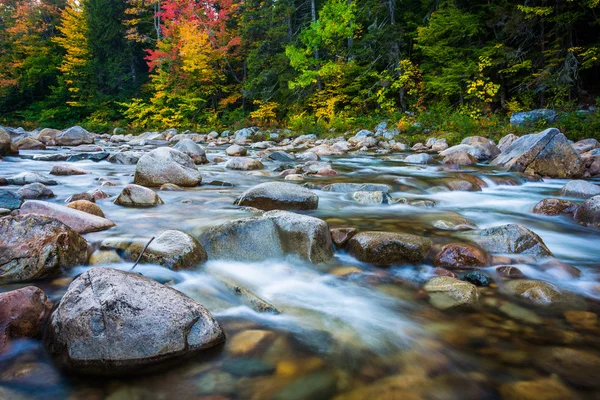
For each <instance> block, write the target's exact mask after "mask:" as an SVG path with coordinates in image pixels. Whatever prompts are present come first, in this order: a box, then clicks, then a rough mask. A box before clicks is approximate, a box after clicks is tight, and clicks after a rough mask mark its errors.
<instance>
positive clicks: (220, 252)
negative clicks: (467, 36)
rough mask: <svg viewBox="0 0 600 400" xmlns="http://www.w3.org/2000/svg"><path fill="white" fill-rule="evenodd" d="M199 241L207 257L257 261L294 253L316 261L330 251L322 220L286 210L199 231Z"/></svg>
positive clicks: (328, 257) (329, 238)
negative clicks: (202, 231) (201, 232)
mask: <svg viewBox="0 0 600 400" xmlns="http://www.w3.org/2000/svg"><path fill="white" fill-rule="evenodd" d="M200 243H201V244H202V245H203V246H204V248H205V249H206V252H207V253H208V257H209V259H211V260H214V259H229V260H236V261H258V260H265V259H268V258H279V257H283V256H284V255H286V254H295V255H297V256H299V257H301V258H303V259H305V260H308V261H311V262H313V263H319V262H324V261H327V260H329V259H330V258H331V256H332V255H333V244H332V242H331V235H330V234H329V228H328V226H327V223H325V221H322V220H320V219H318V218H314V217H309V216H305V215H300V214H295V213H291V212H286V211H270V212H267V213H265V214H263V215H262V216H261V217H251V218H243V219H239V220H234V221H230V222H227V223H225V224H222V225H219V226H215V227H212V228H210V229H208V230H207V231H206V232H204V233H203V234H202V236H201V237H200Z"/></svg>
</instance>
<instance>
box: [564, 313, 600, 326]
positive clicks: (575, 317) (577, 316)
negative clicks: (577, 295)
mask: <svg viewBox="0 0 600 400" xmlns="http://www.w3.org/2000/svg"><path fill="white" fill-rule="evenodd" d="M563 315H564V317H565V319H566V320H567V322H568V323H569V325H571V326H572V327H574V328H576V329H590V330H591V329H595V328H596V326H597V325H598V315H597V314H595V313H593V312H589V311H566V312H565V313H564V314H563Z"/></svg>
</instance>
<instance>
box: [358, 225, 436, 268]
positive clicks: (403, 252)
mask: <svg viewBox="0 0 600 400" xmlns="http://www.w3.org/2000/svg"><path fill="white" fill-rule="evenodd" d="M431 246H432V242H431V240H429V239H425V238H422V237H420V236H416V235H411V234H407V233H392V232H361V233H358V234H356V235H355V236H353V237H352V238H351V239H350V240H349V241H348V244H347V245H346V249H347V251H348V252H349V253H350V254H351V255H352V256H354V257H355V258H356V259H358V260H359V261H362V262H367V263H371V264H376V265H393V264H418V263H421V262H423V261H424V260H425V256H426V255H427V253H428V252H429V250H430V249H431Z"/></svg>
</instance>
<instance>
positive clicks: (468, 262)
mask: <svg viewBox="0 0 600 400" xmlns="http://www.w3.org/2000/svg"><path fill="white" fill-rule="evenodd" d="M487 264H488V256H487V254H485V251H483V250H482V249H480V248H479V247H477V246H473V245H469V244H462V243H450V244H447V245H445V246H444V247H442V249H441V250H440V252H439V253H438V254H437V255H436V256H435V259H434V260H433V265H435V266H436V267H441V268H446V269H449V270H453V269H471V268H476V267H485V266H486V265H487Z"/></svg>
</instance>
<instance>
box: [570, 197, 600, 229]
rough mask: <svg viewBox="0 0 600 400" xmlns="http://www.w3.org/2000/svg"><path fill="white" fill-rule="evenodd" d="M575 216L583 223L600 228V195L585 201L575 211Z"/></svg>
mask: <svg viewBox="0 0 600 400" xmlns="http://www.w3.org/2000/svg"><path fill="white" fill-rule="evenodd" d="M574 218H575V221H577V223H579V224H581V225H585V226H589V227H593V228H600V196H594V197H592V198H589V199H587V200H586V201H584V202H583V204H582V205H581V206H579V208H578V209H577V211H575V215H574Z"/></svg>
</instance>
